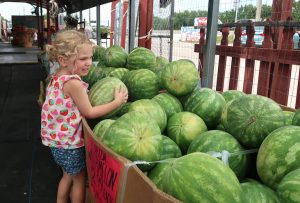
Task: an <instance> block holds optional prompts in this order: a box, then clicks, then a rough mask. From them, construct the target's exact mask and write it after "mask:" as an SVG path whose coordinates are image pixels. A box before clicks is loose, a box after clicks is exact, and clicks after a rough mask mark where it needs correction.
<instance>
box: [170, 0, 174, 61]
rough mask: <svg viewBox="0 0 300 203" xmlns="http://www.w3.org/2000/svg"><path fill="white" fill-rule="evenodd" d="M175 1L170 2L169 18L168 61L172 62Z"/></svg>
mask: <svg viewBox="0 0 300 203" xmlns="http://www.w3.org/2000/svg"><path fill="white" fill-rule="evenodd" d="M174 4H175V1H174V0H171V16H170V54H169V61H170V62H171V61H172V60H173V38H174V6H175V5H174Z"/></svg>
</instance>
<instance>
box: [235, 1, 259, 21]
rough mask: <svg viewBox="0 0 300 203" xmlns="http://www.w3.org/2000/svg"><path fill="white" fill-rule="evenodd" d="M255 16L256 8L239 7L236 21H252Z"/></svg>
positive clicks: (250, 6)
mask: <svg viewBox="0 0 300 203" xmlns="http://www.w3.org/2000/svg"><path fill="white" fill-rule="evenodd" d="M255 14H256V7H255V6H253V5H252V4H248V5H244V6H241V7H240V8H239V9H238V19H254V18H255Z"/></svg>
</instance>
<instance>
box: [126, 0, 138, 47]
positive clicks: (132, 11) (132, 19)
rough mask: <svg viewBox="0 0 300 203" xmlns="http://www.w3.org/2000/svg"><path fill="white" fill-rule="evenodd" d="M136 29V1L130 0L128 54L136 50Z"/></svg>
mask: <svg viewBox="0 0 300 203" xmlns="http://www.w3.org/2000/svg"><path fill="white" fill-rule="evenodd" d="M135 29H136V27H135V0H129V37H128V52H131V51H132V50H133V49H134V41H135Z"/></svg>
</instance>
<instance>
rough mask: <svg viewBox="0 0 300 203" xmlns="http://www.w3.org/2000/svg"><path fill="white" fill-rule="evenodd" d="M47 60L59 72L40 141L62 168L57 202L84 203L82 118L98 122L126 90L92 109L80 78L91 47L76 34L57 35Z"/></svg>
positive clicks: (123, 98) (50, 89)
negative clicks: (53, 62)
mask: <svg viewBox="0 0 300 203" xmlns="http://www.w3.org/2000/svg"><path fill="white" fill-rule="evenodd" d="M46 51H47V54H48V56H49V60H54V61H57V62H58V63H59V65H60V67H59V69H58V70H57V71H56V73H55V74H54V75H53V76H52V78H51V80H50V82H49V85H48V87H47V93H46V99H45V102H44V104H43V106H42V119H41V139H42V143H43V144H44V145H46V146H49V147H50V149H51V152H52V155H53V157H54V160H55V162H56V163H57V164H58V165H59V166H61V167H62V170H63V177H62V178H61V180H60V182H59V185H58V191H57V202H58V203H60V202H68V198H69V197H70V198H71V201H72V202H73V203H75V202H78V203H79V202H80V203H82V202H84V198H85V149H84V139H83V132H82V122H81V121H82V117H86V118H97V117H100V116H102V115H105V114H107V113H109V112H110V111H112V110H114V109H116V108H117V107H119V106H120V105H121V104H122V103H125V102H126V101H127V98H128V94H127V91H126V90H123V89H122V88H121V87H114V88H115V93H114V94H115V95H114V96H115V97H114V100H113V101H112V102H110V103H107V104H103V105H99V106H95V107H92V106H91V104H90V102H89V99H88V95H87V87H88V85H87V84H86V83H84V82H83V81H82V80H81V79H80V76H85V75H87V74H88V71H89V68H90V66H91V64H92V55H93V46H92V43H91V42H90V41H89V39H88V38H87V37H86V36H85V35H84V34H82V33H80V32H77V31H75V30H67V31H63V32H59V33H57V36H56V39H55V41H54V42H53V44H52V45H49V46H48V47H47V49H46Z"/></svg>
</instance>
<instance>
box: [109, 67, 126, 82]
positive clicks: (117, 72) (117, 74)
mask: <svg viewBox="0 0 300 203" xmlns="http://www.w3.org/2000/svg"><path fill="white" fill-rule="evenodd" d="M128 71H129V70H128V69H127V68H116V69H114V70H112V71H111V72H109V73H108V75H107V76H108V77H115V78H118V79H120V80H121V79H122V77H123V76H124V74H125V73H127V72H128Z"/></svg>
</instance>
